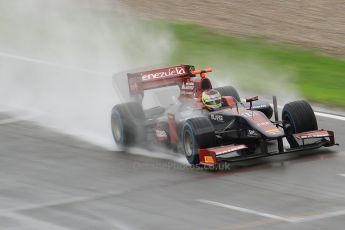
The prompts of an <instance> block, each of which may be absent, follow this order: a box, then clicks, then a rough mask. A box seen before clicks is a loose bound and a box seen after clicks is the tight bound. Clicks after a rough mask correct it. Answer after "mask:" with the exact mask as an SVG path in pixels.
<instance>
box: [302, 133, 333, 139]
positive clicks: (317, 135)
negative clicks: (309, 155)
mask: <svg viewBox="0 0 345 230" xmlns="http://www.w3.org/2000/svg"><path fill="white" fill-rule="evenodd" d="M328 136H329V135H325V134H312V135H302V136H297V137H298V138H300V139H310V138H318V137H328Z"/></svg>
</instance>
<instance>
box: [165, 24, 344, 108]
mask: <svg viewBox="0 0 345 230" xmlns="http://www.w3.org/2000/svg"><path fill="white" fill-rule="evenodd" d="M164 26H165V27H166V26H168V27H169V30H170V31H172V33H173V37H174V39H175V48H174V51H173V55H172V57H171V62H172V63H174V64H181V63H183V64H194V65H195V66H196V67H197V68H202V67H212V68H213V69H214V73H213V75H216V76H218V77H219V78H221V79H225V80H228V81H230V82H233V83H234V84H235V85H236V86H240V87H241V88H242V89H246V90H253V91H255V90H256V91H259V92H265V93H275V94H278V95H277V96H279V94H281V95H287V94H289V92H290V91H297V93H298V94H301V96H304V97H305V98H307V99H308V100H310V101H312V102H317V103H323V104H327V105H335V106H342V107H345V62H344V61H342V60H339V59H336V58H333V57H329V56H323V55H320V54H317V53H315V52H313V51H310V50H306V49H301V48H296V47H291V46H288V45H284V44H276V43H272V42H271V43H269V42H265V41H263V40H260V39H255V38H251V39H238V38H231V37H227V36H222V35H218V34H215V33H212V32H211V31H209V30H208V29H206V28H204V27H200V26H195V25H181V24H164ZM219 78H218V79H219Z"/></svg>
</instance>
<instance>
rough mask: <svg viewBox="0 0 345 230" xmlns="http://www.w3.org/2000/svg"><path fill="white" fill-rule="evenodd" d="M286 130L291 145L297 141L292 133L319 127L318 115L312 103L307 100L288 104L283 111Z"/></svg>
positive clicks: (293, 145)
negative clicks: (316, 115)
mask: <svg viewBox="0 0 345 230" xmlns="http://www.w3.org/2000/svg"><path fill="white" fill-rule="evenodd" d="M282 120H283V123H284V131H285V134H286V135H287V140H288V142H289V143H290V145H291V147H296V146H297V143H296V141H295V140H294V138H293V137H292V134H295V133H301V132H308V131H313V130H317V129H318V125H317V121H316V117H315V114H314V111H313V109H312V107H311V106H310V104H309V103H308V102H306V101H303V100H301V101H294V102H290V103H288V104H286V105H285V106H284V108H283V111H282Z"/></svg>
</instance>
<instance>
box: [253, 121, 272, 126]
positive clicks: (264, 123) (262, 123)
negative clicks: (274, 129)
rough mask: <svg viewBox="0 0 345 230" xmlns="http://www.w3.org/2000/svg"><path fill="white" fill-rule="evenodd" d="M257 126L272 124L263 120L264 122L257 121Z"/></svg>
mask: <svg viewBox="0 0 345 230" xmlns="http://www.w3.org/2000/svg"><path fill="white" fill-rule="evenodd" d="M256 124H257V125H258V126H266V125H270V124H272V123H271V122H269V121H265V122H259V123H256Z"/></svg>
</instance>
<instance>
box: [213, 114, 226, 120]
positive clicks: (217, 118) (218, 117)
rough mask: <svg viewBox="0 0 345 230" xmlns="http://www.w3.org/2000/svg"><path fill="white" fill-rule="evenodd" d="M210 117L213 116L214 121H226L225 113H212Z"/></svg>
mask: <svg viewBox="0 0 345 230" xmlns="http://www.w3.org/2000/svg"><path fill="white" fill-rule="evenodd" d="M210 118H211V120H214V121H219V122H224V117H223V115H219V114H211V116H210Z"/></svg>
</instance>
